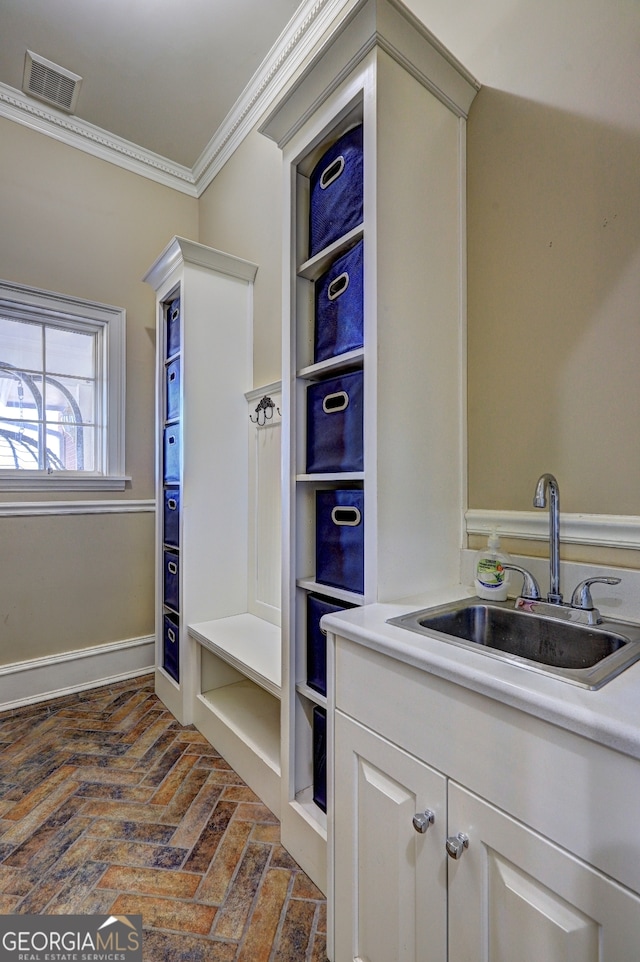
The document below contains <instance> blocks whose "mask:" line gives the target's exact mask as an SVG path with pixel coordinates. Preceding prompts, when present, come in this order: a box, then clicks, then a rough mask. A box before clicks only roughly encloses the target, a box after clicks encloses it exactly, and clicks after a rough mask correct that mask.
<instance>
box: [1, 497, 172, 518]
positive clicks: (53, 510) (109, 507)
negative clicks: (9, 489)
mask: <svg viewBox="0 0 640 962" xmlns="http://www.w3.org/2000/svg"><path fill="white" fill-rule="evenodd" d="M155 510H156V502H155V499H154V498H149V499H147V500H145V501H124V500H121V501H6V502H4V503H0V518H33V517H41V516H43V515H60V514H144V513H146V512H153V511H155Z"/></svg>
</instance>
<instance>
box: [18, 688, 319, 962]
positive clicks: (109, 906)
mask: <svg viewBox="0 0 640 962" xmlns="http://www.w3.org/2000/svg"><path fill="white" fill-rule="evenodd" d="M20 913H26V914H67V913H71V914H92V913H95V914H99V915H104V914H113V915H128V914H131V915H133V914H135V915H142V921H143V928H144V940H143V945H144V949H143V952H144V959H145V962H165V960H167V962H169V960H170V962H179V960H182V959H184V960H189V962H324V960H325V959H326V903H325V901H324V899H323V896H322V893H321V892H320V891H319V890H318V889H317V888H316V887H315V885H313V883H312V882H311V881H310V879H309V878H307V876H306V875H305V874H304V873H303V872H302V870H301V869H300V868H299V866H298V865H297V864H296V862H294V860H293V859H292V858H291V856H290V855H289V854H288V853H287V852H286V851H285V849H284V848H283V847H282V845H281V844H280V827H279V823H278V820H277V819H276V817H275V816H274V815H273V814H272V812H270V811H269V809H268V808H266V806H265V805H263V804H262V802H261V801H260V800H259V799H258V798H257V797H256V796H255V795H254V794H253V792H252V791H251V790H250V789H249V788H248V787H247V786H246V785H245V783H244V782H243V781H242V779H241V778H240V777H239V776H238V775H237V774H236V773H235V772H234V771H233V770H232V769H231V767H230V766H229V765H228V764H227V763H226V762H225V761H224V759H223V758H221V757H220V755H219V754H218V753H217V752H216V750H215V749H214V748H212V747H211V745H210V744H209V743H208V742H207V741H206V739H205V738H203V737H202V735H200V734H199V733H198V732H197V731H196V729H195V728H193V727H184V726H182V725H179V724H178V722H177V721H176V720H175V718H174V717H173V716H172V715H171V714H170V712H169V711H167V709H166V708H165V707H164V705H163V704H162V702H160V701H159V699H158V698H157V697H156V696H155V694H154V691H153V677H152V676H151V675H144V676H141V677H139V678H136V679H133V680H131V681H126V682H120V683H118V684H114V685H112V686H109V687H105V688H97V689H93V690H91V691H88V692H83V693H81V694H79V695H73V696H68V697H64V698H60V699H57V700H55V701H49V702H46V703H42V704H38V705H35V706H30V707H27V708H22V709H18V710H16V711H13V712H7V713H4V714H0V914H20Z"/></svg>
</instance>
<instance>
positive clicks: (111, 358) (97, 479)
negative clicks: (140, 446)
mask: <svg viewBox="0 0 640 962" xmlns="http://www.w3.org/2000/svg"><path fill="white" fill-rule="evenodd" d="M0 312H4V313H5V314H6V316H8V317H11V318H14V319H15V320H23V321H29V320H31V321H38V322H39V323H41V324H47V323H48V324H50V325H51V326H58V327H61V328H65V327H66V328H68V329H69V328H73V329H75V330H85V331H87V332H90V333H96V332H97V333H98V334H99V343H100V348H99V350H98V357H97V361H96V376H97V377H96V383H97V384H99V385H100V387H99V392H98V393H99V395H100V396H99V397H97V398H96V403H97V405H99V406H100V419H101V422H102V424H103V425H104V430H103V432H102V451H101V462H102V468H101V470H100V471H53V472H51V473H48V472H46V471H38V470H24V471H21V470H16V469H11V470H0V491H81V490H103V491H122V490H124V487H125V484H126V482H127V481H129V480H131V479H130V478H129V477H127V475H126V474H125V403H126V394H125V389H126V340H125V338H126V311H125V310H124V308H121V307H114V306H112V305H110V304H101V303H99V302H97V301H87V300H83V299H82V298H78V297H71V296H70V295H67V294H58V293H55V292H53V291H44V290H39V289H38V288H34V287H28V286H26V285H23V284H13V283H11V282H8V281H0Z"/></svg>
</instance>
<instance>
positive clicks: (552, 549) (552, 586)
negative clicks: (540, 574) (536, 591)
mask: <svg viewBox="0 0 640 962" xmlns="http://www.w3.org/2000/svg"><path fill="white" fill-rule="evenodd" d="M547 492H549V593H548V595H547V601H549V602H551V604H554V605H561V604H562V593H561V591H560V488H559V486H558V482H557V481H556V479H555V478H554V476H553V475H552V474H543V475H541V477H540V478H539V479H538V483H537V485H536V493H535V495H534V498H533V506H534V508H546V507H547Z"/></svg>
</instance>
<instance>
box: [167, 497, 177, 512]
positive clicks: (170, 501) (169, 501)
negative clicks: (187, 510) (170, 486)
mask: <svg viewBox="0 0 640 962" xmlns="http://www.w3.org/2000/svg"><path fill="white" fill-rule="evenodd" d="M167 507H168V509H169V511H175V510H176V508H177V507H178V502H177V501H176V499H175V498H167Z"/></svg>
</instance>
